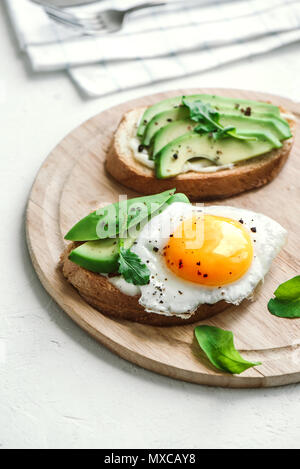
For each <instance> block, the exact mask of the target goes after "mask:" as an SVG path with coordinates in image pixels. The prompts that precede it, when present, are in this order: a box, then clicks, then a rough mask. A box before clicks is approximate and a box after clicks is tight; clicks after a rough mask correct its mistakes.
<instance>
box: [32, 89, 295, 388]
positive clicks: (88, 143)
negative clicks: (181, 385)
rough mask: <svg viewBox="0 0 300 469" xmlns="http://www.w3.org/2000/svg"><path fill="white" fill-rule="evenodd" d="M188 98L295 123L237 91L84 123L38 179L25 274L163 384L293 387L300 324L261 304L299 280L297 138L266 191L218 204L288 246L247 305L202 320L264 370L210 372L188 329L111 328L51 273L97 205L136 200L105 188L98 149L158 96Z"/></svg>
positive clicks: (116, 324) (115, 112)
mask: <svg viewBox="0 0 300 469" xmlns="http://www.w3.org/2000/svg"><path fill="white" fill-rule="evenodd" d="M196 92H197V93H213V94H220V95H224V96H233V97H240V98H247V99H254V100H270V101H272V102H273V103H275V104H278V105H282V106H284V107H285V108H286V109H289V110H290V111H293V112H294V113H295V114H297V113H298V115H300V105H299V104H296V103H293V102H292V101H289V100H288V99H285V98H281V97H278V96H271V95H266V94H261V93H258V92H250V91H241V90H228V89H201V90H195V89H193V90H176V91H171V92H168V93H160V94H157V95H152V96H147V97H144V98H140V99H137V100H134V101H131V102H127V103H124V104H121V105H119V106H117V107H114V108H112V109H108V110H107V111H104V112H102V113H101V114H99V115H97V116H95V117H93V118H92V119H90V120H89V121H87V122H85V123H84V124H82V125H81V126H80V127H79V128H77V129H76V130H74V131H73V132H72V133H71V134H69V135H68V136H67V137H66V138H65V139H64V140H63V141H62V142H61V143H60V144H59V145H58V146H57V147H56V148H55V149H54V151H53V152H52V153H51V154H50V156H49V157H48V158H47V159H46V161H45V162H44V164H43V166H42V167H41V169H40V171H39V173H38V175H37V178H36V180H35V183H34V185H33V188H32V192H31V195H30V198H29V202H28V210H27V221H26V224H27V241H28V247H29V251H30V254H31V257H32V261H33V265H34V267H35V270H36V272H37V274H38V276H39V278H40V280H41V282H42V284H43V285H44V287H45V288H46V290H47V291H48V292H49V293H50V295H51V296H52V297H53V298H54V299H55V301H56V302H57V303H58V304H59V305H60V306H61V308H62V309H63V310H64V311H65V312H66V313H67V314H68V315H70V316H71V318H72V319H73V320H74V321H76V323H78V324H79V326H80V327H82V328H83V329H85V330H86V331H87V332H89V333H90V334H91V335H92V336H94V337H95V338H96V339H97V340H99V341H100V342H101V343H102V344H104V345H105V346H107V347H108V348H109V349H111V350H112V351H114V352H115V353H117V354H118V355H119V356H121V357H123V358H125V359H126V360H129V361H131V362H133V363H135V364H137V365H140V366H142V367H144V368H147V369H149V370H151V371H154V372H157V373H161V374H163V375H167V376H170V377H172V378H176V379H181V380H185V381H189V382H193V383H199V384H207V385H213V386H224V387H269V386H279V385H283V384H288V383H296V382H299V381H300V319H295V320H288V319H279V318H276V317H274V316H272V315H271V314H270V313H269V312H268V310H267V302H268V300H269V299H270V298H271V297H272V294H273V292H274V290H275V289H276V288H277V286H278V285H279V284H280V283H281V282H283V281H285V280H287V279H289V278H291V277H293V276H295V275H296V274H299V272H300V260H299V238H300V217H299V201H300V185H299V180H300V140H299V137H298V138H297V139H296V142H295V145H294V148H293V150H292V153H291V155H290V158H289V160H288V162H287V164H286V165H285V167H284V168H283V170H282V172H281V173H280V175H279V176H278V177H277V178H276V179H275V180H274V181H273V182H272V183H271V184H269V185H267V186H265V187H263V188H261V189H259V190H256V191H251V192H248V193H244V194H242V195H240V196H238V197H234V198H231V199H230V200H225V201H222V202H218V203H219V204H223V205H224V204H225V205H233V206H237V207H239V206H240V207H244V208H248V209H251V210H254V211H258V212H262V213H264V214H266V215H269V216H271V217H272V218H274V219H275V220H277V221H278V222H280V223H281V224H282V225H283V226H284V227H285V228H287V230H288V231H289V241H288V244H287V246H286V247H285V249H284V250H283V251H282V252H281V254H280V255H279V257H278V258H277V259H276V261H275V262H274V263H273V266H272V269H271V271H270V272H269V274H268V275H267V277H266V279H265V283H264V285H263V287H262V288H261V289H260V291H259V293H258V296H257V298H256V301H255V302H244V303H243V304H242V305H241V306H239V307H230V308H229V309H227V310H226V311H225V312H224V313H221V314H219V315H217V316H215V317H213V318H212V319H210V320H206V321H205V323H206V324H211V325H215V326H218V327H221V328H224V329H228V330H231V331H233V333H234V335H235V343H236V346H237V348H238V349H239V350H240V351H241V353H242V354H243V356H244V357H245V358H247V359H249V360H254V361H262V362H263V365H261V366H259V367H257V368H252V369H250V370H248V371H246V372H245V373H243V374H242V375H239V376H232V375H229V374H224V373H219V372H218V371H216V370H214V369H213V368H212V367H211V366H210V364H209V363H208V361H207V360H206V359H205V358H204V357H203V356H202V355H201V353H200V351H199V348H198V346H197V344H196V343H195V339H194V334H193V330H194V326H195V325H191V326H189V325H186V326H180V327H171V328H160V327H151V326H145V325H140V324H136V323H131V322H127V321H116V320H111V319H109V318H107V317H105V316H104V315H102V314H100V313H99V312H98V311H96V310H95V309H93V308H92V307H91V306H89V305H88V304H87V303H86V302H85V301H84V300H83V299H82V298H81V297H80V296H79V294H78V293H77V291H76V290H75V289H74V288H73V287H72V286H71V285H69V284H68V282H67V281H66V280H65V279H64V277H63V276H62V274H61V271H60V269H59V268H58V262H59V257H60V254H61V253H62V251H63V249H64V247H65V242H64V239H63V236H64V234H65V233H66V232H67V231H68V230H69V229H70V228H71V226H72V225H73V224H74V223H75V222H76V221H78V220H79V219H80V218H82V217H83V216H85V215H86V214H87V213H89V212H90V211H91V210H93V209H95V208H97V207H98V206H100V205H102V204H103V203H110V202H114V201H116V200H117V199H118V196H119V194H128V195H129V196H130V197H132V196H135V195H136V194H134V193H133V192H131V191H128V190H127V189H125V188H124V187H122V186H120V185H119V184H117V183H116V182H115V181H113V180H112V179H111V178H110V177H109V176H108V175H107V174H106V172H105V169H104V161H105V155H106V151H107V148H108V146H109V144H110V142H111V138H112V136H113V132H114V131H115V129H116V127H117V125H118V123H119V121H120V119H121V117H122V115H123V113H124V112H126V111H128V110H129V109H133V108H135V107H137V106H144V105H149V104H152V103H154V102H157V101H159V100H161V99H164V98H166V97H171V96H175V95H180V94H191V93H193V94H194V93H196ZM298 134H300V132H299V123H298Z"/></svg>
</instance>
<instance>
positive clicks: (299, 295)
mask: <svg viewBox="0 0 300 469" xmlns="http://www.w3.org/2000/svg"><path fill="white" fill-rule="evenodd" d="M274 295H275V298H272V299H271V300H270V301H269V303H268V309H269V311H270V313H271V314H273V315H274V316H277V317H280V318H300V275H297V276H296V277H294V278H292V279H290V280H288V281H287V282H284V283H282V284H281V285H279V287H278V288H277V290H276V291H275V293H274Z"/></svg>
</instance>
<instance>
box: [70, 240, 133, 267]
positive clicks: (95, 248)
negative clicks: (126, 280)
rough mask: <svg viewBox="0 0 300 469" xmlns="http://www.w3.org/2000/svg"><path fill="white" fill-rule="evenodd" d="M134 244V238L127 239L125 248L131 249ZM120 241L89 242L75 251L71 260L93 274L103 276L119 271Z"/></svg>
mask: <svg viewBox="0 0 300 469" xmlns="http://www.w3.org/2000/svg"><path fill="white" fill-rule="evenodd" d="M133 242H134V239H132V238H126V239H125V244H124V247H125V248H126V249H129V248H130V247H131V246H132V244H133ZM118 258H119V253H118V240H117V239H116V238H108V239H100V240H98V241H88V242H87V243H84V244H82V245H81V246H79V247H78V248H76V249H74V250H73V251H72V252H71V253H70V255H69V259H70V260H71V261H72V262H74V263H75V264H77V265H80V267H84V268H85V269H87V270H90V271H91V272H98V273H103V274H109V273H114V272H117V271H118Z"/></svg>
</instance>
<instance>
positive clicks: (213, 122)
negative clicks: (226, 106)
mask: <svg viewBox="0 0 300 469" xmlns="http://www.w3.org/2000/svg"><path fill="white" fill-rule="evenodd" d="M182 103H183V104H184V106H186V107H188V108H189V110H190V119H191V120H193V121H195V122H198V125H197V126H196V127H195V128H194V132H197V133H199V134H211V136H212V138H213V139H214V140H219V139H221V138H225V137H233V138H237V139H239V140H256V138H255V137H252V136H251V137H248V136H244V135H239V134H238V133H237V130H236V128H235V127H233V126H228V127H224V126H223V125H221V124H220V114H219V112H218V111H217V110H216V109H214V108H213V107H212V106H210V104H205V103H204V102H203V101H201V100H197V101H188V99H186V97H185V96H183V98H182Z"/></svg>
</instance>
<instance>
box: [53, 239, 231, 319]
mask: <svg viewBox="0 0 300 469" xmlns="http://www.w3.org/2000/svg"><path fill="white" fill-rule="evenodd" d="M76 246H78V243H77V244H75V243H71V244H70V245H69V246H68V247H67V249H66V250H65V251H64V253H63V254H62V256H61V267H62V272H63V275H64V276H65V278H66V279H67V280H68V281H69V282H70V283H71V284H72V285H73V286H74V287H75V288H76V289H77V290H78V292H79V294H80V295H81V296H82V298H83V299H84V300H85V301H86V302H87V303H89V304H90V305H91V306H93V307H94V308H96V309H97V310H98V311H100V312H101V313H103V314H105V315H106V316H109V317H111V318H114V319H126V320H129V321H134V322H139V323H142V324H149V325H152V326H178V325H185V324H191V323H194V322H197V321H201V320H204V319H207V318H210V317H211V316H214V315H216V314H218V313H220V312H222V311H224V310H225V309H226V308H228V307H230V306H231V305H229V304H228V303H226V302H225V301H219V302H218V303H216V304H213V305H201V306H199V307H198V308H197V310H196V311H195V313H194V314H193V315H192V316H191V317H190V318H188V319H182V318H180V317H178V316H163V315H160V314H154V313H147V312H146V311H145V309H144V308H143V306H141V305H140V304H139V297H138V296H128V295H125V294H124V293H122V292H121V291H120V290H118V289H117V288H116V287H115V286H114V285H113V284H112V283H111V282H110V281H109V279H108V278H107V277H105V276H103V275H101V274H97V273H94V272H90V271H88V270H86V269H84V268H83V267H80V266H78V265H77V264H74V263H73V262H72V261H70V259H69V258H68V256H69V254H70V252H71V251H72V249H74V248H75V247H76Z"/></svg>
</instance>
